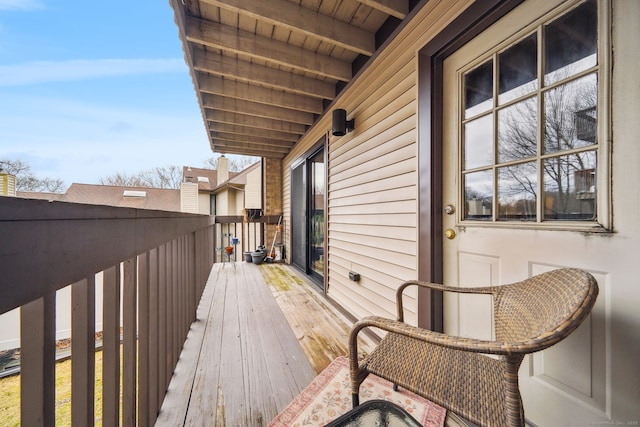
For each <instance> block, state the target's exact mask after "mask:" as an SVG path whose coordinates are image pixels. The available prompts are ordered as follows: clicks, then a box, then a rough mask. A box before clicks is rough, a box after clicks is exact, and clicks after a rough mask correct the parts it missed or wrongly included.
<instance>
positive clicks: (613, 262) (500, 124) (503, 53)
mask: <svg viewBox="0 0 640 427" xmlns="http://www.w3.org/2000/svg"><path fill="white" fill-rule="evenodd" d="M604 3H606V2H598V1H597V0H591V1H589V0H588V1H562V0H544V1H543V0H537V1H527V2H524V3H523V4H522V5H521V6H519V7H518V8H516V9H515V10H514V11H512V12H511V13H509V14H508V15H507V16H505V17H504V18H503V19H501V20H500V21H499V22H497V23H496V24H494V25H493V26H492V27H490V28H489V29H487V30H486V31H484V32H483V33H482V34H481V35H480V36H478V37H476V38H475V39H474V40H472V41H470V42H469V43H468V44H467V45H465V46H463V47H462V48H461V49H460V50H459V51H457V52H456V53H455V54H453V55H452V56H451V57H449V58H447V59H446V61H445V64H444V94H445V96H444V98H445V99H444V168H443V170H444V188H443V192H444V193H443V200H444V204H445V206H447V209H446V210H445V215H444V221H443V224H444V228H445V239H444V243H443V244H444V248H443V249H444V264H445V265H444V281H445V283H446V284H449V285H459V286H486V285H501V284H508V283H511V282H515V281H519V280H522V279H524V278H527V277H530V276H532V275H535V274H538V273H541V272H544V271H548V270H551V269H556V268H559V267H565V266H567V267H577V268H582V269H585V270H588V271H590V272H591V273H592V274H593V275H594V276H595V277H596V279H597V280H598V282H599V284H600V296H599V299H598V301H597V303H596V307H595V308H594V310H593V313H592V315H591V316H590V318H589V319H587V320H586V321H585V323H584V324H583V325H582V326H581V327H580V328H579V329H578V330H577V331H576V332H575V333H574V334H573V335H572V336H570V337H569V338H568V339H566V340H565V341H563V342H562V343H560V344H558V345H556V346H554V347H552V348H551V349H549V350H546V351H544V352H541V353H539V354H535V355H532V356H530V357H527V358H525V361H524V363H523V366H522V369H521V371H520V386H521V390H522V393H523V401H524V406H525V417H526V418H527V420H529V421H530V422H533V423H534V424H535V425H538V426H573V425H575V426H583V425H598V424H601V423H603V422H605V421H606V420H608V419H609V418H610V416H611V407H612V405H611V398H612V396H613V395H614V394H613V392H612V389H613V388H614V387H616V384H615V383H614V382H613V381H612V378H611V376H610V373H611V371H610V363H611V356H612V348H614V347H615V346H617V345H618V344H619V345H620V346H623V344H622V343H616V342H615V341H612V340H613V339H614V338H613V337H612V336H611V334H610V330H609V326H608V323H607V322H608V320H607V319H608V318H609V317H610V314H611V313H610V310H611V305H610V304H611V301H612V299H613V297H615V292H621V291H622V288H623V287H625V286H627V287H628V286H631V284H625V283H623V282H622V281H621V282H620V285H619V286H620V290H617V288H616V287H610V284H611V282H612V277H613V276H614V270H615V269H619V268H624V269H627V271H629V270H630V269H632V268H633V266H632V264H633V263H632V262H627V263H623V262H621V260H620V258H619V257H620V254H622V253H627V254H628V253H629V252H628V251H630V250H634V249H635V250H637V247H638V240H637V238H635V239H634V240H632V241H630V240H629V239H626V238H621V237H619V236H616V235H615V234H614V233H611V232H609V231H610V227H611V208H612V206H611V205H610V203H611V202H610V197H609V194H610V190H609V189H610V183H611V182H610V179H609V176H610V173H611V170H610V168H611V166H610V165H609V160H610V159H609V155H608V152H609V150H610V147H609V146H608V144H609V142H608V140H609V138H608V136H607V135H608V133H609V132H610V128H609V127H608V126H607V125H606V123H607V120H610V118H609V116H608V114H607V111H608V105H607V104H606V100H607V99H608V93H607V86H608V83H607V82H608V79H609V76H608V75H607V74H606V70H607V67H608V58H607V55H606V52H607V49H609V46H608V43H609V40H608V37H607V36H606V34H607V31H608V29H607V28H608V24H607V20H608V19H609V18H608V12H607V10H606V8H604V7H603V4H604ZM624 226H625V224H623V223H621V222H616V228H618V227H621V228H624ZM634 227H635V226H634ZM627 290H628V288H627ZM621 295H622V294H621ZM444 313H445V318H444V322H445V331H446V332H448V333H453V334H459V335H462V336H469V337H476V338H492V322H493V319H492V305H491V300H490V299H484V298H482V297H475V296H474V297H470V296H460V297H445V306H444ZM628 369H629V370H630V373H632V374H633V375H637V368H635V366H634V367H631V366H629V367H628ZM639 406H640V405H639ZM636 420H637V419H636ZM628 421H629V422H632V421H633V420H624V423H625V425H627V424H626V423H627V422H628Z"/></svg>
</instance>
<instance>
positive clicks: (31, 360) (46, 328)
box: [20, 292, 56, 427]
mask: <svg viewBox="0 0 640 427" xmlns="http://www.w3.org/2000/svg"><path fill="white" fill-rule="evenodd" d="M20 346H21V349H20V423H21V424H22V425H25V426H36V427H37V426H53V425H55V418H56V413H55V391H56V390H55V386H56V384H55V383H56V381H55V380H56V378H55V375H56V374H55V373H56V365H55V360H56V295H55V292H50V293H47V294H45V295H44V296H43V297H41V298H38V299H37V300H34V301H32V302H30V303H28V304H25V305H23V306H22V307H21V309H20Z"/></svg>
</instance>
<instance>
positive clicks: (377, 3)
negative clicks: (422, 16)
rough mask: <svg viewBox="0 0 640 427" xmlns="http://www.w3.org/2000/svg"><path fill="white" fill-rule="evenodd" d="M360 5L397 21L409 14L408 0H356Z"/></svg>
mask: <svg viewBox="0 0 640 427" xmlns="http://www.w3.org/2000/svg"><path fill="white" fill-rule="evenodd" d="M358 1H359V2H360V3H362V4H366V5H367V6H369V7H371V8H373V9H376V10H379V11H380V12H383V13H386V14H388V15H391V16H395V17H396V18H398V19H404V18H406V17H407V15H408V14H409V0H358Z"/></svg>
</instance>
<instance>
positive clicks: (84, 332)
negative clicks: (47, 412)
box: [71, 275, 96, 426]
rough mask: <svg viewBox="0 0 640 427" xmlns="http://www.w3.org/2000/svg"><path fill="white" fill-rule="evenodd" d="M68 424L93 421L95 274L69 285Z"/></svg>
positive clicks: (81, 423) (75, 424)
mask: <svg viewBox="0 0 640 427" xmlns="http://www.w3.org/2000/svg"><path fill="white" fill-rule="evenodd" d="M71 307H72V308H71V401H72V402H73V404H72V405H71V424H72V425H74V426H92V425H94V422H95V404H94V399H95V388H94V387H95V378H96V340H95V338H96V337H95V335H96V320H95V319H96V314H95V313H96V277H95V275H91V276H89V277H88V278H86V279H83V280H81V281H79V282H76V283H74V284H73V285H71Z"/></svg>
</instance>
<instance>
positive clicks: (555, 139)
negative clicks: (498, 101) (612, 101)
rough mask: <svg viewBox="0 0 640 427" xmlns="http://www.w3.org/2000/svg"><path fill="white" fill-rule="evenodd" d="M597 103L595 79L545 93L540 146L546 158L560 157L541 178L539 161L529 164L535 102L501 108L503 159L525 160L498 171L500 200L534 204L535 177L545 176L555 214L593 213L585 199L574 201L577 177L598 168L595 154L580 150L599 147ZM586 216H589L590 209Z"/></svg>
mask: <svg viewBox="0 0 640 427" xmlns="http://www.w3.org/2000/svg"><path fill="white" fill-rule="evenodd" d="M596 105H597V82H596V78H595V76H594V75H589V76H587V77H583V78H582V79H578V80H575V81H573V82H570V83H568V84H564V85H560V86H558V87H556V88H554V89H552V90H549V91H547V92H546V94H545V98H544V106H545V110H544V116H543V117H544V119H545V122H544V127H543V130H544V132H543V138H544V139H543V141H542V148H543V152H544V153H545V154H553V153H558V154H557V155H553V156H549V157H547V158H546V159H545V160H543V161H542V162H541V165H542V172H543V173H541V174H539V175H538V174H536V165H535V163H534V162H531V161H530V160H531V159H534V158H535V156H536V151H537V149H538V142H537V129H538V125H537V117H538V116H539V114H537V103H536V102H535V99H534V98H530V99H528V100H525V101H522V102H519V103H517V104H515V105H513V106H511V107H509V108H508V109H505V110H503V111H504V113H503V114H502V115H501V116H500V120H499V146H498V157H499V160H500V161H501V162H508V161H517V160H521V159H522V160H523V161H525V163H518V164H514V165H511V166H507V167H503V168H500V178H501V179H500V182H501V185H502V187H501V195H500V197H501V198H505V201H506V200H509V199H510V200H511V203H519V204H524V203H527V202H526V200H535V199H536V193H537V178H541V179H544V188H545V192H546V194H547V195H551V196H553V199H554V203H555V206H554V209H553V210H554V211H555V212H557V213H558V214H559V215H565V214H569V213H570V212H581V211H583V210H584V208H587V211H588V210H589V209H593V207H591V208H589V207H587V205H586V201H587V198H583V199H578V198H577V197H576V191H578V189H577V188H576V187H577V183H576V182H575V179H576V176H580V174H581V172H583V171H585V172H589V171H590V170H591V169H593V168H594V167H595V152H593V151H576V149H579V148H582V147H586V146H590V145H592V144H594V143H595V139H596V124H595V123H596V120H595V115H596ZM563 153H566V154H563ZM527 160H529V161H527ZM583 175H585V176H586V174H583ZM577 200H581V202H577ZM576 203H581V205H580V206H578V205H577V204H576ZM583 213H585V214H587V212H586V211H585V212H583Z"/></svg>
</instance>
